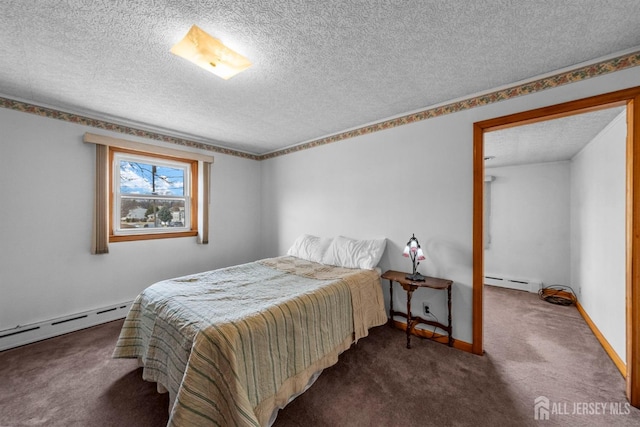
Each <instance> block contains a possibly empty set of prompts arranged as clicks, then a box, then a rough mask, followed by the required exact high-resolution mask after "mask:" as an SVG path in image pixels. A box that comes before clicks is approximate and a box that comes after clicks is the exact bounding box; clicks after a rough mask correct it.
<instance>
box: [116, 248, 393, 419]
mask: <svg viewBox="0 0 640 427" xmlns="http://www.w3.org/2000/svg"><path fill="white" fill-rule="evenodd" d="M386 321H387V318H386V314H385V311H384V306H383V299H382V290H381V287H380V277H379V274H378V273H377V272H376V271H369V270H352V269H344V268H338V267H330V266H325V265H322V264H316V263H312V262H308V261H304V260H301V259H299V258H294V257H279V258H271V259H266V260H262V261H258V262H254V263H249V264H243V265H239V266H234V267H229V268H225V269H220V270H214V271H209V272H205V273H199V274H194V275H190V276H185V277H181V278H177V279H171V280H165V281H162V282H159V283H156V284H154V285H152V286H150V287H149V288H147V289H146V290H145V291H143V292H142V293H141V294H140V295H139V296H138V297H137V298H136V300H135V301H134V303H133V306H132V307H131V310H130V312H129V314H128V315H127V318H126V320H125V323H124V326H123V328H122V331H121V333H120V337H119V339H118V342H117V344H116V349H115V350H114V353H113V356H114V357H116V358H117V357H136V358H139V360H140V362H141V363H142V365H143V366H144V369H143V378H144V379H145V380H148V381H154V382H157V383H158V388H159V390H161V391H164V390H167V391H168V392H169V396H170V402H171V403H170V418H169V423H168V425H175V426H187V425H197V426H204V425H219V426H232V425H238V426H264V425H267V424H268V423H269V420H270V417H271V415H272V414H273V412H274V410H276V409H277V408H281V407H284V405H286V403H287V402H288V400H289V399H290V397H291V396H295V395H297V394H298V393H300V392H302V391H304V389H305V387H306V386H307V384H308V382H309V379H310V378H311V377H312V376H313V374H314V373H315V372H317V371H319V370H321V369H324V368H326V367H329V366H331V365H333V364H335V363H336V362H337V361H338V355H339V354H340V353H341V352H343V351H344V350H346V349H348V348H349V347H350V345H351V344H352V343H353V342H354V340H358V339H359V338H362V337H364V336H366V335H367V334H368V329H369V328H371V327H373V326H378V325H381V324H383V323H385V322H386Z"/></svg>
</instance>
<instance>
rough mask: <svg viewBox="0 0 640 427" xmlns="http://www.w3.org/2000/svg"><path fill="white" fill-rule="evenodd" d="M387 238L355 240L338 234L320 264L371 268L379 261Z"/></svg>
mask: <svg viewBox="0 0 640 427" xmlns="http://www.w3.org/2000/svg"><path fill="white" fill-rule="evenodd" d="M386 245H387V239H375V240H356V239H350V238H348V237H344V236H338V237H336V238H335V239H333V241H332V242H331V244H330V245H329V247H328V248H327V251H326V252H325V253H324V256H323V257H322V264H329V265H336V266H338V267H346V268H361V269H364V270H372V269H374V268H375V267H376V266H377V265H378V262H380V258H381V257H382V253H383V252H384V248H385V246H386Z"/></svg>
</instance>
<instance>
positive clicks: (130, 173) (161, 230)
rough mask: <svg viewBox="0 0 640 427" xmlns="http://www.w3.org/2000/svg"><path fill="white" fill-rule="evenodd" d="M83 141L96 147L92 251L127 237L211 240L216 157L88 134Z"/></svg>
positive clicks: (101, 251)
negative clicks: (211, 197)
mask: <svg viewBox="0 0 640 427" xmlns="http://www.w3.org/2000/svg"><path fill="white" fill-rule="evenodd" d="M84 142H85V143H88V144H95V147H96V151H95V152H96V166H95V201H94V202H95V203H94V210H93V232H92V234H91V253H92V254H108V253H109V244H108V243H109V242H122V241H127V240H143V239H162V238H169V237H186V236H197V242H198V243H201V244H207V243H209V184H210V180H211V165H212V164H213V160H214V159H213V157H212V156H210V155H206V154H201V153H196V152H192V151H186V150H185V151H183V150H176V149H173V148H167V147H161V146H156V145H150V144H145V143H140V142H135V141H129V140H125V139H120V138H113V137H110V136H105V135H96V134H92V133H88V132H87V133H85V134H84Z"/></svg>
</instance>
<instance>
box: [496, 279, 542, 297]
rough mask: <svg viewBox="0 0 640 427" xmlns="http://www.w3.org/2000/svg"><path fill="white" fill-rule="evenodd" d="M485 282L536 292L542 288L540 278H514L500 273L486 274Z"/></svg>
mask: <svg viewBox="0 0 640 427" xmlns="http://www.w3.org/2000/svg"><path fill="white" fill-rule="evenodd" d="M484 283H485V285H492V286H499V287H501V288H509V289H518V290H520V291H527V292H533V293H536V294H537V293H538V291H539V290H540V289H541V288H542V282H541V281H539V280H528V279H514V278H509V277H502V276H498V275H491V276H484Z"/></svg>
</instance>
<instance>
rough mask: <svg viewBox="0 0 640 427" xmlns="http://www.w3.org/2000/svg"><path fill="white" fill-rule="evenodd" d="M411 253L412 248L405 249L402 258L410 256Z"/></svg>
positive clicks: (406, 247)
mask: <svg viewBox="0 0 640 427" xmlns="http://www.w3.org/2000/svg"><path fill="white" fill-rule="evenodd" d="M409 252H411V248H409V245H407V246H405V247H404V252H402V256H406V257H408V256H409Z"/></svg>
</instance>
